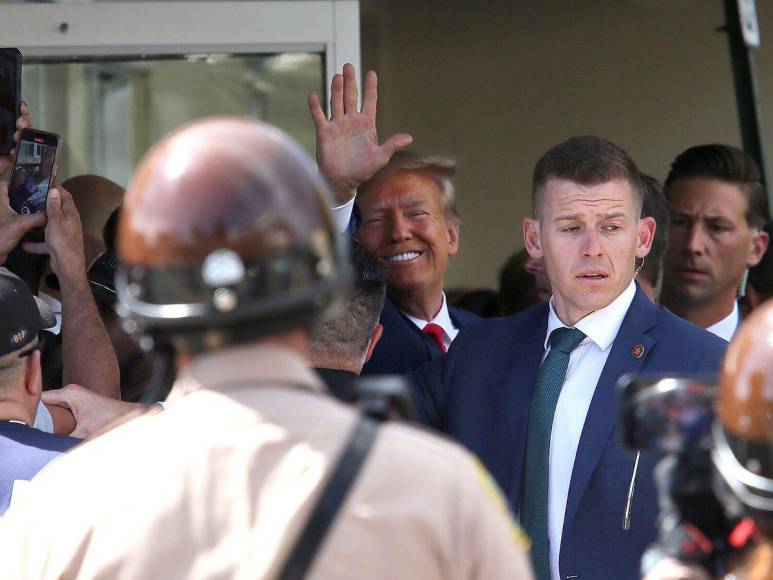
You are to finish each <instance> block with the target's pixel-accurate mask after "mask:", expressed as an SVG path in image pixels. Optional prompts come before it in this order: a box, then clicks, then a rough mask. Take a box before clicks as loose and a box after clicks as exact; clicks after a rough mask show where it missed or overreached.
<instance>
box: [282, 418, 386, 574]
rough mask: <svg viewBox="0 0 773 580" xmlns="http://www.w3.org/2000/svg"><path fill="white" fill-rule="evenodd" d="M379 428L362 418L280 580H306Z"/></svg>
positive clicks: (369, 419)
mask: <svg viewBox="0 0 773 580" xmlns="http://www.w3.org/2000/svg"><path fill="white" fill-rule="evenodd" d="M378 427H379V424H378V422H376V421H374V420H373V419H371V418H370V417H368V416H366V415H360V418H359V419H358V420H357V424H356V425H355V426H354V429H352V433H351V435H349V440H348V441H347V443H346V448H345V449H344V450H343V452H342V453H341V456H340V457H339V459H338V461H337V462H336V464H335V467H334V468H333V472H332V475H331V476H330V479H329V480H328V482H327V485H326V486H325V489H324V490H322V495H321V496H320V498H319V501H317V505H316V506H315V507H314V509H313V510H312V512H311V516H310V517H309V520H308V521H307V522H306V527H305V528H304V530H303V531H302V532H301V535H300V537H299V538H298V541H297V542H296V543H295V546H294V547H293V549H292V551H291V552H290V555H289V557H288V558H287V561H286V562H285V565H284V568H283V570H282V572H281V573H280V574H279V576H278V577H277V578H278V580H302V579H303V578H305V576H306V573H307V572H308V571H309V568H311V565H312V563H313V562H314V557H315V556H316V554H317V551H318V550H319V548H320V546H321V545H322V542H323V541H324V539H325V536H326V535H327V532H328V530H329V529H330V527H331V525H332V524H333V521H334V520H335V517H336V514H337V513H338V510H339V509H340V508H341V506H342V505H343V503H344V501H345V500H346V496H347V494H348V493H349V489H350V488H351V487H352V484H353V483H354V481H355V479H357V474H358V473H359V472H360V468H361V467H362V464H363V463H364V462H365V458H366V457H367V456H368V452H369V451H370V448H371V446H372V445H373V441H374V440H375V439H376V435H377V433H378Z"/></svg>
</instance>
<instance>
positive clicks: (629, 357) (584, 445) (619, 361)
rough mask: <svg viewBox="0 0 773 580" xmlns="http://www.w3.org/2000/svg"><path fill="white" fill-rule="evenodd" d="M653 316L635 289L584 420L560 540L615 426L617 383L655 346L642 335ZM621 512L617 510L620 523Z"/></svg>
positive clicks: (638, 367) (636, 370) (637, 368)
mask: <svg viewBox="0 0 773 580" xmlns="http://www.w3.org/2000/svg"><path fill="white" fill-rule="evenodd" d="M656 312H657V309H656V307H655V305H654V304H652V302H650V300H649V299H648V298H647V296H646V295H645V294H644V292H643V291H642V290H641V289H640V288H639V287H638V285H637V288H636V295H635V296H634V299H633V302H632V303H631V306H630V308H629V309H628V312H627V313H626V315H625V318H624V319H623V323H622V325H621V326H620V330H619V331H618V333H617V337H616V338H615V341H614V342H613V343H612V347H611V350H610V352H609V357H607V362H606V364H605V365H604V369H603V370H602V371H601V376H600V377H599V381H598V383H597V384H596V390H595V392H594V394H593V398H592V399H591V404H590V408H589V409H588V415H587V417H586V418H585V424H584V425H583V429H582V435H581V436H580V443H579V445H578V447H577V455H576V456H575V459H574V468H573V470H572V479H571V481H570V484H569V497H568V498H567V502H566V514H565V516H564V531H563V538H566V537H567V536H568V534H567V531H568V530H570V529H571V526H572V522H573V521H574V517H575V515H576V514H577V510H578V508H579V506H580V502H581V500H582V496H583V494H584V493H585V489H586V487H587V485H588V482H589V481H590V478H591V476H592V475H593V472H594V471H595V469H596V466H597V465H598V463H599V460H600V459H601V456H602V454H603V452H604V449H605V447H606V445H607V442H608V440H609V438H610V437H611V436H612V433H613V432H614V430H615V425H617V421H618V405H617V397H618V395H617V381H618V379H619V378H620V377H621V376H622V375H624V374H627V373H633V374H637V373H639V372H640V371H641V369H642V367H643V365H644V363H645V361H646V359H647V355H648V353H649V352H650V351H651V349H652V347H653V346H654V344H655V340H654V339H653V338H651V337H650V336H648V335H646V334H645V332H647V331H648V330H649V329H651V328H652V327H653V326H654V325H655V318H656ZM637 355H638V356H637ZM612 508H613V509H614V508H615V506H612ZM623 508H624V506H620V521H621V522H622V517H623Z"/></svg>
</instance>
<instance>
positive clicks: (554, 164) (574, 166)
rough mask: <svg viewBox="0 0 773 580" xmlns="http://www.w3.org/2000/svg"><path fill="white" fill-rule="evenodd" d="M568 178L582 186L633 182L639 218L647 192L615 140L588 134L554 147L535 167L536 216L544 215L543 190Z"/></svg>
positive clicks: (534, 204) (532, 199) (534, 194)
mask: <svg viewBox="0 0 773 580" xmlns="http://www.w3.org/2000/svg"><path fill="white" fill-rule="evenodd" d="M554 178H556V179H566V180H567V181H571V182H573V183H577V184H579V185H600V184H602V183H607V182H609V181H613V180H615V179H624V180H626V181H628V182H629V183H630V184H631V189H632V190H633V193H634V207H636V210H637V211H636V213H637V217H638V216H639V215H640V214H641V207H642V200H643V199H644V194H643V190H642V184H641V180H640V179H639V169H638V168H637V167H636V163H634V161H633V159H631V157H630V156H629V155H628V153H626V151H625V150H624V149H622V148H621V147H618V146H617V145H615V144H614V143H611V142H610V141H607V140H606V139H601V138H600V137H594V136H592V135H584V136H581V137H572V138H571V139H568V140H566V141H564V142H563V143H560V144H558V145H556V146H555V147H552V148H550V149H549V150H548V151H547V153H545V154H544V155H543V156H542V157H541V158H540V160H539V161H537V165H536V166H535V167H534V175H533V177H532V189H531V204H532V211H533V214H534V217H535V218H537V219H540V218H541V216H542V199H541V195H542V190H543V189H544V187H545V184H546V183H547V182H548V181H549V180H550V179H554Z"/></svg>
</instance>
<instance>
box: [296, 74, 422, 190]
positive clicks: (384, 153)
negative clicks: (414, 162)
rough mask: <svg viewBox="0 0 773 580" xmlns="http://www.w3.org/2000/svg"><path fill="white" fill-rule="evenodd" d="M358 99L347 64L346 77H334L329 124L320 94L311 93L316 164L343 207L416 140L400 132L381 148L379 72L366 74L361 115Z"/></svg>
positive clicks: (310, 101) (331, 89)
mask: <svg viewBox="0 0 773 580" xmlns="http://www.w3.org/2000/svg"><path fill="white" fill-rule="evenodd" d="M357 96H358V91H357V79H356V77H355V71H354V67H353V66H352V65H351V64H346V65H344V70H343V74H336V75H335V76H333V81H332V83H331V85H330V119H328V118H327V117H326V116H325V112H324V111H323V110H322V106H321V105H320V102H319V98H318V97H317V95H316V94H314V93H310V94H309V111H310V112H311V118H312V119H313V120H314V127H315V128H316V132H317V164H318V165H319V170H320V172H321V173H322V175H323V176H324V177H325V178H326V179H327V181H328V183H329V184H330V187H331V188H332V190H333V195H334V196H335V199H336V201H337V202H338V203H341V204H344V203H346V202H348V201H349V200H351V199H352V197H354V193H355V191H356V190H357V187H358V186H359V185H360V184H361V183H362V182H364V181H366V180H368V179H370V178H371V177H372V176H373V175H374V174H375V173H376V172H377V171H378V170H379V169H381V168H382V167H384V166H385V165H386V164H387V163H388V162H389V160H390V159H391V157H392V155H393V154H394V153H395V151H397V150H398V149H401V148H403V147H406V146H408V145H410V144H411V142H412V141H413V137H411V136H410V135H408V134H407V133H397V134H395V135H392V136H391V137H389V139H387V140H386V141H384V143H382V144H379V140H378V133H377V132H376V102H377V100H378V79H377V77H376V73H375V72H373V71H369V72H368V74H367V75H365V94H364V95H363V100H362V110H358V106H357Z"/></svg>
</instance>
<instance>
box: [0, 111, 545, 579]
mask: <svg viewBox="0 0 773 580" xmlns="http://www.w3.org/2000/svg"><path fill="white" fill-rule="evenodd" d="M203 160H205V162H202V161H203ZM324 189H325V186H324V185H323V184H322V182H321V181H320V180H319V178H318V177H317V170H316V168H315V167H314V165H313V164H312V163H311V162H310V161H309V160H308V159H307V158H306V157H305V155H304V153H303V152H302V151H301V149H300V148H299V147H298V146H297V145H296V144H294V143H293V142H291V141H290V140H289V139H288V138H287V137H286V136H285V135H284V134H283V133H281V132H279V131H278V130H276V129H274V128H272V127H269V126H267V125H264V124H260V123H257V122H251V121H247V120H239V119H236V118H230V119H211V120H207V121H202V122H199V123H195V124H192V125H190V126H188V127H186V128H183V129H181V130H178V131H177V132H175V133H173V134H171V135H170V136H168V137H167V138H166V139H164V140H163V141H162V142H161V143H160V144H159V145H157V146H156V147H155V148H154V149H153V150H152V151H151V152H150V153H149V155H148V156H147V157H146V158H145V160H144V161H143V162H142V163H141V164H140V166H139V168H138V170H137V172H136V174H135V175H134V178H133V180H132V183H131V184H130V186H129V189H128V191H127V197H126V201H125V204H124V210H123V213H122V216H121V222H120V225H119V232H118V250H119V258H120V260H121V266H120V268H121V269H120V270H119V273H118V277H117V290H118V294H119V301H120V307H121V309H122V312H123V314H124V315H125V316H126V317H127V318H128V320H127V324H128V325H129V326H132V325H133V326H135V327H136V329H137V330H138V331H139V332H141V333H144V334H145V336H147V337H151V338H152V340H153V341H154V343H155V344H156V345H157V346H158V345H163V344H167V345H168V344H172V345H173V346H174V350H175V351H176V353H177V354H176V363H177V367H178V380H177V382H176V384H175V386H174V388H173V389H172V392H171V394H170V396H169V399H168V402H169V407H168V408H167V410H165V411H163V412H157V413H150V412H148V413H145V414H142V415H140V416H138V417H135V418H133V419H130V420H128V421H127V422H126V423H124V424H122V425H120V426H118V427H115V428H114V429H112V430H111V431H109V432H107V433H105V434H103V435H101V436H100V437H97V438H95V439H93V440H91V441H88V442H86V443H85V444H83V445H82V446H80V447H78V448H77V449H75V450H74V451H73V452H72V453H70V454H68V455H65V456H64V457H62V458H61V459H60V460H59V461H57V462H56V463H55V464H52V465H50V466H49V468H47V469H46V470H45V471H44V472H42V473H41V474H40V475H39V477H38V478H37V479H36V480H35V481H33V482H32V484H31V486H30V490H29V494H28V495H26V496H25V497H22V498H21V499H20V500H19V501H18V502H16V501H14V502H13V503H12V505H11V508H10V509H9V511H8V512H7V516H6V518H5V519H4V520H3V521H2V522H0V567H1V568H2V569H0V577H2V578H31V579H32V578H34V579H35V580H39V579H45V578H61V577H67V578H121V579H126V578H138V579H139V578H141V579H143V580H146V579H151V578H159V579H161V578H163V579H169V578H187V579H190V578H194V579H195V578H250V579H252V578H283V579H284V578H303V577H310V578H330V579H333V578H334V579H340V578H358V579H360V578H369V579H373V578H375V579H378V578H421V579H422V580H424V579H433V578H460V579H461V578H481V579H488V578H530V577H531V576H530V573H529V569H528V565H527V563H526V558H525V556H524V554H523V553H522V552H521V551H519V549H518V547H517V544H516V538H515V536H514V528H513V526H512V524H511V522H510V519H509V517H508V515H507V513H506V510H505V508H504V507H503V502H502V500H501V499H500V496H499V494H498V492H497V491H495V490H494V488H493V486H492V485H490V484H489V480H488V478H487V476H486V475H484V473H483V472H482V470H480V469H479V468H478V467H477V466H476V463H475V461H474V460H473V459H472V457H471V456H470V455H469V454H468V453H466V452H465V451H463V450H461V449H460V448H459V447H457V446H455V445H452V444H450V443H448V442H447V441H444V440H441V439H438V438H435V437H432V436H430V435H428V434H425V433H422V432H419V431H417V430H414V429H412V428H410V427H407V426H403V425H399V424H385V425H383V426H381V427H379V425H378V424H376V423H374V422H373V421H372V420H370V419H366V418H364V416H358V415H357V413H356V411H354V410H352V409H351V408H349V407H347V406H345V405H343V404H341V403H339V402H338V401H336V400H334V399H332V398H331V397H329V396H326V395H325V392H324V388H323V386H322V384H321V382H320V380H319V379H318V378H317V376H316V375H314V374H313V373H312V372H311V370H310V369H309V368H308V360H307V356H306V351H307V347H308V343H309V330H308V329H309V328H310V327H311V325H312V324H313V322H314V321H315V319H316V318H317V317H318V316H320V315H321V314H322V313H323V311H324V310H325V309H326V308H327V307H328V306H329V305H330V304H331V303H332V302H334V301H335V300H336V299H337V297H338V296H339V295H341V294H342V293H343V291H344V290H345V289H346V283H347V282H348V275H347V274H348V273H347V268H346V266H345V262H346V249H345V242H344V240H343V238H340V237H337V236H336V234H335V233H334V231H333V226H332V222H331V218H330V215H329V212H328V210H327V207H328V206H329V202H328V199H327V197H326V194H325V191H324ZM167 352H168V349H167ZM353 439H354V440H355V443H356V444H357V445H358V446H360V447H364V449H365V450H368V449H369V452H368V453H367V455H366V457H364V458H363V457H362V453H359V451H358V450H356V449H353V447H352V440H353ZM371 442H372V444H373V445H372V447H370V448H369V445H370V443H371ZM355 457H356V458H358V459H359V460H360V461H362V463H361V464H360V465H361V466H362V469H361V470H360V471H359V472H358V465H357V464H352V462H351V460H352V458H355ZM342 462H347V464H346V466H345V467H346V468H347V469H350V470H353V473H354V476H353V477H348V476H346V475H345V473H346V470H344V469H339V467H340V466H341V463H342ZM342 475H343V478H342ZM330 481H333V482H336V486H335V489H333V488H331V487H330V486H329V485H328V484H329V482H330ZM348 484H351V488H350V489H349V493H348V495H347V493H346V490H347V489H348V488H347V487H346V486H347V485H348ZM321 496H322V497H324V498H327V500H328V503H330V501H329V500H330V499H331V496H332V497H335V498H338V499H341V498H342V497H343V499H345V502H343V503H341V504H340V506H341V507H340V510H339V511H338V512H337V516H336V517H335V521H334V525H333V526H332V527H329V528H328V529H329V534H328V535H327V536H324V535H323V536H322V537H323V538H324V540H325V541H324V543H323V544H321V547H320V549H319V551H318V552H315V549H314V548H315V546H314V545H313V543H305V542H306V540H307V539H312V540H313V539H317V540H319V539H320V538H319V536H318V535H317V536H316V537H315V535H314V533H313V532H314V530H313V529H312V528H307V523H308V521H309V519H310V517H311V518H312V519H314V518H317V519H314V521H316V523H317V524H320V523H322V528H323V529H325V528H326V524H331V523H333V522H330V521H327V522H324V521H322V522H321V521H320V519H318V516H319V512H318V511H317V509H316V506H317V503H318V502H319V500H320V497H321ZM333 503H335V502H333ZM328 507H329V506H328ZM333 511H335V509H333ZM299 538H303V542H301V544H300V545H299V543H298V540H299ZM315 556H316V557H315ZM288 562H290V563H292V565H289V564H288ZM306 572H308V575H307V574H306Z"/></svg>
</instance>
